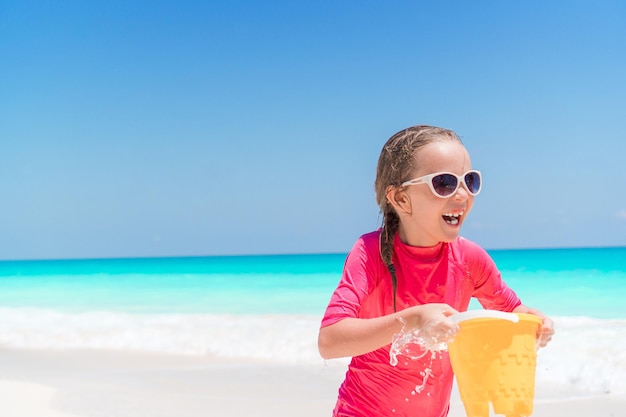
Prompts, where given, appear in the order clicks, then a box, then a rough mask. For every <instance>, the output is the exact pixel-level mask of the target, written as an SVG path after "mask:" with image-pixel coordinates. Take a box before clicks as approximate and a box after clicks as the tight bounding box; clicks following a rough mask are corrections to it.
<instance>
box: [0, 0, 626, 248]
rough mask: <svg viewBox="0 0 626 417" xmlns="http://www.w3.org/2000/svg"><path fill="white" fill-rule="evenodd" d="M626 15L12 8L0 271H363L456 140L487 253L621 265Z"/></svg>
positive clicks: (485, 7) (6, 42) (234, 5)
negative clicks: (285, 258) (430, 131)
mask: <svg viewBox="0 0 626 417" xmlns="http://www.w3.org/2000/svg"><path fill="white" fill-rule="evenodd" d="M625 51H626V5H625V3H624V2H621V1H600V2H593V4H592V2H583V1H569V2H544V1H527V2H502V1H475V2H467V1H441V2H435V1H432V2H423V1H394V2H380V1H376V2H374V1H366V2H358V1H325V0H322V1H315V2H313V1H305V2H290V1H268V2H254V1H223V2H200V1H176V2H173V1H171V2H167V1H152V2H147V1H145V2H141V1H132V0H131V1H110V2H83V1H64V2H52V1H12V0H5V1H3V2H2V3H1V4H0V195H1V196H2V199H1V204H0V259H39V258H84V257H119V256H122V257H126V256H184V255H223V254H269V253H318V252H347V251H348V250H349V249H350V247H351V246H352V244H353V242H354V240H355V239H356V238H357V237H358V236H359V235H360V234H362V233H365V232H368V231H370V230H373V229H375V228H376V227H378V225H379V222H380V217H379V214H378V208H377V207H376V205H375V202H374V194H373V181H374V173H375V166H376V161H377V158H378V153H379V151H380V148H381V147H382V145H383V143H384V142H385V141H386V140H387V138H388V137H389V136H391V135H392V134H393V133H395V132H396V131H398V130H400V129H402V128H405V127H408V126H411V125H415V124H432V125H439V126H443V127H447V128H450V129H453V130H455V131H456V132H457V133H458V134H459V135H460V136H461V137H462V138H463V140H464V142H465V144H466V146H467V148H468V149H469V151H470V153H471V155H472V159H473V165H474V167H475V168H477V169H480V170H481V171H482V172H483V175H484V184H485V188H484V190H483V192H482V193H481V195H480V196H479V197H478V198H477V201H476V203H475V206H474V209H473V211H472V213H471V214H470V217H469V218H468V219H467V222H466V224H465V225H464V229H463V235H465V236H466V237H468V238H470V239H473V240H475V241H476V242H478V243H479V244H481V245H482V246H484V247H485V248H487V249H496V248H530V247H570V246H614V245H620V246H621V245H626V191H625V190H626V170H625V169H624V166H625V165H626V164H625V162H624V161H625V160H626V145H625V143H626V123H624V117H625V115H626V83H625V82H624V74H626V52H625Z"/></svg>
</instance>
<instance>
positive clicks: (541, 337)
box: [537, 314, 554, 348]
mask: <svg viewBox="0 0 626 417" xmlns="http://www.w3.org/2000/svg"><path fill="white" fill-rule="evenodd" d="M538 316H540V317H541V318H542V319H543V323H542V324H541V327H540V328H539V332H538V335H537V339H538V340H537V342H538V344H539V347H540V348H542V347H546V346H547V345H548V343H549V342H550V341H551V340H552V336H554V322H553V321H552V320H551V319H550V318H548V317H546V316H544V315H543V314H538Z"/></svg>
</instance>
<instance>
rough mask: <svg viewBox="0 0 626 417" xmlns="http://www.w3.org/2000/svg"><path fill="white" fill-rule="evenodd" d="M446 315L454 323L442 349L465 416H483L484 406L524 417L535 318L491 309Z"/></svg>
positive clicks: (530, 394) (528, 407)
mask: <svg viewBox="0 0 626 417" xmlns="http://www.w3.org/2000/svg"><path fill="white" fill-rule="evenodd" d="M450 318H451V319H452V320H453V321H456V322H457V323H458V324H459V327H460V330H459V332H458V333H457V335H456V337H455V339H454V341H452V342H450V343H449V344H448V350H449V353H450V361H451V363H452V369H453V370H454V374H455V376H456V379H457V385H458V387H459V392H460V394H461V400H462V401H463V405H464V407H465V413H466V414H467V417H489V404H491V405H492V406H493V411H494V412H495V413H496V414H502V415H505V416H507V417H520V416H530V415H531V414H532V412H533V401H534V396H535V368H536V365H537V338H536V334H537V330H538V329H539V326H540V325H541V319H540V318H539V317H537V316H534V315H531V314H517V313H503V312H500V311H494V310H476V311H467V312H464V313H458V314H455V315H453V316H451V317H450Z"/></svg>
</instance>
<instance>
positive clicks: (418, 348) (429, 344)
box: [389, 319, 454, 366]
mask: <svg viewBox="0 0 626 417" xmlns="http://www.w3.org/2000/svg"><path fill="white" fill-rule="evenodd" d="M400 321H401V323H402V329H401V330H400V332H398V333H396V334H394V335H393V338H392V340H391V349H390V350H389V363H390V364H391V366H396V365H397V364H398V356H399V355H402V356H405V357H407V358H408V359H410V360H418V359H421V358H423V357H424V356H425V355H426V354H428V353H429V352H430V353H431V356H432V355H435V354H437V353H439V354H440V353H441V352H446V351H447V350H448V342H450V341H451V340H452V339H453V338H454V333H453V332H452V331H449V330H445V331H442V330H441V329H440V328H435V326H431V327H426V328H422V329H413V330H410V331H405V325H404V324H405V323H404V321H402V319H400ZM431 361H432V358H431Z"/></svg>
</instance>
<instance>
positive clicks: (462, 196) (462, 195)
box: [454, 182, 471, 201]
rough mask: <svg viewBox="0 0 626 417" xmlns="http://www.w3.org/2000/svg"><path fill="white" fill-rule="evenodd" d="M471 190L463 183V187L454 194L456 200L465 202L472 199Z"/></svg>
mask: <svg viewBox="0 0 626 417" xmlns="http://www.w3.org/2000/svg"><path fill="white" fill-rule="evenodd" d="M470 195H471V194H470V193H469V189H468V188H467V185H466V184H465V182H463V183H461V186H460V187H459V188H457V189H456V191H455V193H454V199H455V200H458V201H465V200H467V199H468V198H469V197H470Z"/></svg>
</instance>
